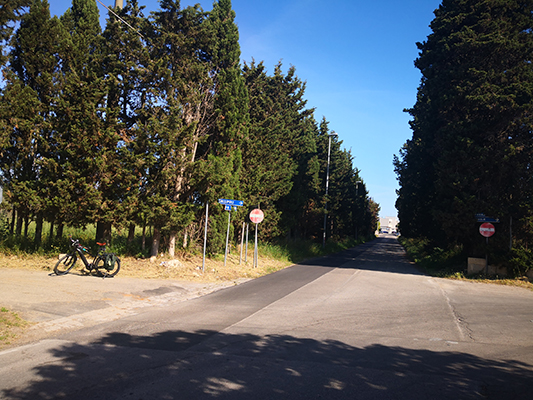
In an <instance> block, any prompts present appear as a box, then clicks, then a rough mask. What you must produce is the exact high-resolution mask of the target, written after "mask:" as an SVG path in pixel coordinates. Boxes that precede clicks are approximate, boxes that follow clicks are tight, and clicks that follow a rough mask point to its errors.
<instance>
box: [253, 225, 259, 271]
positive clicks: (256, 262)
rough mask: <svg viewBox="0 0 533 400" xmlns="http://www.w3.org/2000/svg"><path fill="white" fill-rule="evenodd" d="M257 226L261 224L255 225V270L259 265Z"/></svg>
mask: <svg viewBox="0 0 533 400" xmlns="http://www.w3.org/2000/svg"><path fill="white" fill-rule="evenodd" d="M257 225H259V224H255V248H254V268H257V264H258V260H257V259H258V256H259V254H258V252H257Z"/></svg>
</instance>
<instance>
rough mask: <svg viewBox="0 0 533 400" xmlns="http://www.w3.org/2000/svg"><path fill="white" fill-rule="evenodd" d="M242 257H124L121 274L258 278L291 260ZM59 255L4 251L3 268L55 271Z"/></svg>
mask: <svg viewBox="0 0 533 400" xmlns="http://www.w3.org/2000/svg"><path fill="white" fill-rule="evenodd" d="M239 259H240V256H239V255H235V254H229V255H228V258H227V262H226V265H224V257H223V256H222V257H220V258H217V259H206V261H205V268H202V267H203V265H202V264H203V261H202V257H201V256H190V255H181V256H180V257H177V258H174V259H171V258H169V257H165V256H163V257H158V258H157V259H155V260H149V259H135V258H132V257H126V258H121V266H120V271H119V273H118V275H117V276H126V277H130V278H141V279H175V280H181V281H192V282H217V281H218V282H224V281H233V280H238V279H243V278H248V279H250V278H257V277H260V276H263V275H267V274H269V273H272V272H275V271H278V270H280V269H283V268H286V267H288V266H289V265H291V263H290V262H289V261H286V260H276V259H272V258H267V257H261V256H260V257H259V260H258V267H257V268H254V267H253V265H252V264H253V263H252V260H253V255H252V254H251V252H250V254H249V255H248V262H246V263H245V262H244V257H243V260H242V262H241V263H239ZM56 262H57V258H56V257H54V258H50V257H43V256H33V255H31V256H29V255H27V256H16V255H3V254H0V268H18V269H27V270H34V271H47V272H52V271H53V269H54V265H55V263H56ZM82 267H83V264H82V263H81V261H80V260H78V263H77V264H76V266H75V269H76V270H78V269H79V270H82Z"/></svg>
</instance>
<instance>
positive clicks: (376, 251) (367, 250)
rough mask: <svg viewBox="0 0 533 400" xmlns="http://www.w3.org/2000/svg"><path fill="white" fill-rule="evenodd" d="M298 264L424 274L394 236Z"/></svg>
mask: <svg viewBox="0 0 533 400" xmlns="http://www.w3.org/2000/svg"><path fill="white" fill-rule="evenodd" d="M300 264H301V265H310V266H324V267H334V268H343V269H360V270H365V271H380V272H391V273H397V274H408V275H426V274H425V273H424V272H422V271H420V270H419V269H418V268H417V267H416V266H415V265H413V264H412V263H411V262H409V260H408V259H407V255H406V253H405V250H404V249H403V247H402V246H401V245H400V244H399V243H398V240H397V239H396V238H378V239H376V240H373V241H372V242H367V243H365V244H363V245H360V246H357V247H354V248H352V249H348V250H345V251H341V252H339V253H336V254H332V255H329V256H327V257H320V258H314V259H312V260H307V261H305V262H302V263H300Z"/></svg>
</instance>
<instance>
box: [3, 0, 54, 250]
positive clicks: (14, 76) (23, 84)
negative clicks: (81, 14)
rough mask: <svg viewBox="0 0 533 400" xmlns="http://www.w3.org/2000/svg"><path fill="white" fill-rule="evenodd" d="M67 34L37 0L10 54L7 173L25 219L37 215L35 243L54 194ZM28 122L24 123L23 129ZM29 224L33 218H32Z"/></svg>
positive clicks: (46, 5)
mask: <svg viewBox="0 0 533 400" xmlns="http://www.w3.org/2000/svg"><path fill="white" fill-rule="evenodd" d="M63 35H64V31H63V30H62V27H61V24H60V22H59V21H58V20H57V18H52V19H51V18H50V11H49V5H48V2H47V1H46V0H43V1H41V0H34V1H33V2H32V4H31V7H30V12H29V13H27V14H25V15H24V16H23V18H22V20H21V24H20V28H19V29H18V30H17V32H16V35H15V37H14V40H13V48H12V51H11V53H10V69H11V71H12V73H10V74H8V81H7V88H6V91H5V92H4V93H3V94H4V101H5V102H6V104H9V103H11V105H15V106H16V107H20V108H18V109H13V110H8V109H5V111H6V114H4V118H5V119H4V124H5V126H6V127H7V132H9V147H8V148H7V149H6V150H5V151H4V153H3V156H4V157H3V168H2V169H3V174H4V179H5V180H6V184H7V189H8V191H9V192H10V194H11V200H12V204H13V205H14V206H15V207H16V208H17V209H18V211H19V223H18V224H17V226H18V228H17V232H18V233H20V227H21V219H20V218H25V219H26V221H28V219H29V218H31V217H33V216H34V215H35V216H37V229H36V236H35V242H36V244H37V245H38V244H39V243H40V240H41V237H40V235H41V228H42V220H43V217H44V214H45V213H46V212H47V209H48V206H49V202H50V201H51V200H50V199H51V198H53V194H52V192H51V185H52V184H53V182H54V175H53V172H52V171H51V170H50V169H49V168H48V162H49V160H50V158H51V149H52V147H53V143H54V137H55V134H54V128H53V120H54V117H55V112H56V110H55V107H56V106H57V103H58V95H59V91H58V87H57V82H58V80H59V68H58V66H59V60H60V59H61V46H60V44H59V43H58V40H57V38H60V37H62V36H63ZM23 127H24V128H23ZM26 226H27V223H26Z"/></svg>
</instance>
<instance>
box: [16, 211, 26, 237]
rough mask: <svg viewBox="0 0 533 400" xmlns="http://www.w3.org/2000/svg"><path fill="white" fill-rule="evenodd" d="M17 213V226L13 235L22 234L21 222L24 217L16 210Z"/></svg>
mask: <svg viewBox="0 0 533 400" xmlns="http://www.w3.org/2000/svg"><path fill="white" fill-rule="evenodd" d="M17 214H18V215H17V228H16V229H15V235H17V236H20V235H22V222H23V221H24V219H23V218H22V215H21V214H20V212H18V213H17Z"/></svg>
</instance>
